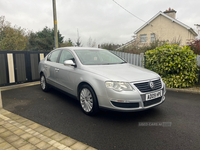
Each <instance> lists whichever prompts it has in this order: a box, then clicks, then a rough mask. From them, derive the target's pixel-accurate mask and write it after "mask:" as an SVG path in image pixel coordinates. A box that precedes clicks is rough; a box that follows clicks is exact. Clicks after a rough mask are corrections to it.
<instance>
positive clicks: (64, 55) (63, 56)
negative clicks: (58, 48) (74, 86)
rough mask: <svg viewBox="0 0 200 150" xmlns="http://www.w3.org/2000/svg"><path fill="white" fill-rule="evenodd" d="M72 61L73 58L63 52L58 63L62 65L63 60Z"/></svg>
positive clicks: (65, 51) (68, 53) (67, 52)
mask: <svg viewBox="0 0 200 150" xmlns="http://www.w3.org/2000/svg"><path fill="white" fill-rule="evenodd" d="M73 59H74V57H73V55H72V54H71V53H70V52H69V51H67V50H63V51H62V53H61V55H60V60H59V63H62V64H63V63H64V61H65V60H73Z"/></svg>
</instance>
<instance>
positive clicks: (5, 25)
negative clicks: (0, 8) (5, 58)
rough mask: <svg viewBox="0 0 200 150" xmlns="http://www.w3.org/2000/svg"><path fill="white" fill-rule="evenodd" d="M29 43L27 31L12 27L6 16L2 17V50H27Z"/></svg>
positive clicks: (0, 38) (0, 30)
mask: <svg viewBox="0 0 200 150" xmlns="http://www.w3.org/2000/svg"><path fill="white" fill-rule="evenodd" d="M27 42H28V40H27V36H26V32H25V29H22V28H21V27H17V26H14V27H11V24H10V22H7V21H5V17H4V16H1V17H0V50H4V51H5V50H12V51H16V50H25V48H26V44H27Z"/></svg>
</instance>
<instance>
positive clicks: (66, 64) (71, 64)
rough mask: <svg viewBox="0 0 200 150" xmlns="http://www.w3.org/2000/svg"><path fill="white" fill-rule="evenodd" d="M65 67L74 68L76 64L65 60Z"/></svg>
mask: <svg viewBox="0 0 200 150" xmlns="http://www.w3.org/2000/svg"><path fill="white" fill-rule="evenodd" d="M64 65H65V66H74V67H76V64H75V63H74V62H73V61H72V60H65V61H64Z"/></svg>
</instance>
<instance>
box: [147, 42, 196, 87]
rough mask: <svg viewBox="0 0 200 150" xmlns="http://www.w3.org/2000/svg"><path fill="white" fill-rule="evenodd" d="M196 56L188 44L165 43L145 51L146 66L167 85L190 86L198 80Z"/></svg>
mask: <svg viewBox="0 0 200 150" xmlns="http://www.w3.org/2000/svg"><path fill="white" fill-rule="evenodd" d="M196 56H197V55H195V54H194V53H193V51H192V50H191V49H190V47H188V46H184V47H179V46H178V45H169V44H165V45H164V46H162V47H157V48H156V49H154V50H150V51H147V52H146V53H145V57H146V68H147V69H150V70H152V71H155V72H157V73H158V74H159V75H160V76H161V77H162V79H163V81H164V82H165V83H166V86H167V87H170V88H183V87H190V86H193V85H194V84H195V82H197V80H198V79H197V71H198V67H197V61H196Z"/></svg>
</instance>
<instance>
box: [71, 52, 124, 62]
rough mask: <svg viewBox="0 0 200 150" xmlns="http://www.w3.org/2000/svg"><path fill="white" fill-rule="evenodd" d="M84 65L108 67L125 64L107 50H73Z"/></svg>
mask: <svg viewBox="0 0 200 150" xmlns="http://www.w3.org/2000/svg"><path fill="white" fill-rule="evenodd" d="M74 51H75V53H76V54H77V56H78V57H79V59H80V61H81V63H82V64H84V65H109V64H122V63H126V62H125V61H124V60H123V59H121V58H119V57H118V56H116V55H114V54H112V53H111V52H109V51H107V50H74Z"/></svg>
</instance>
